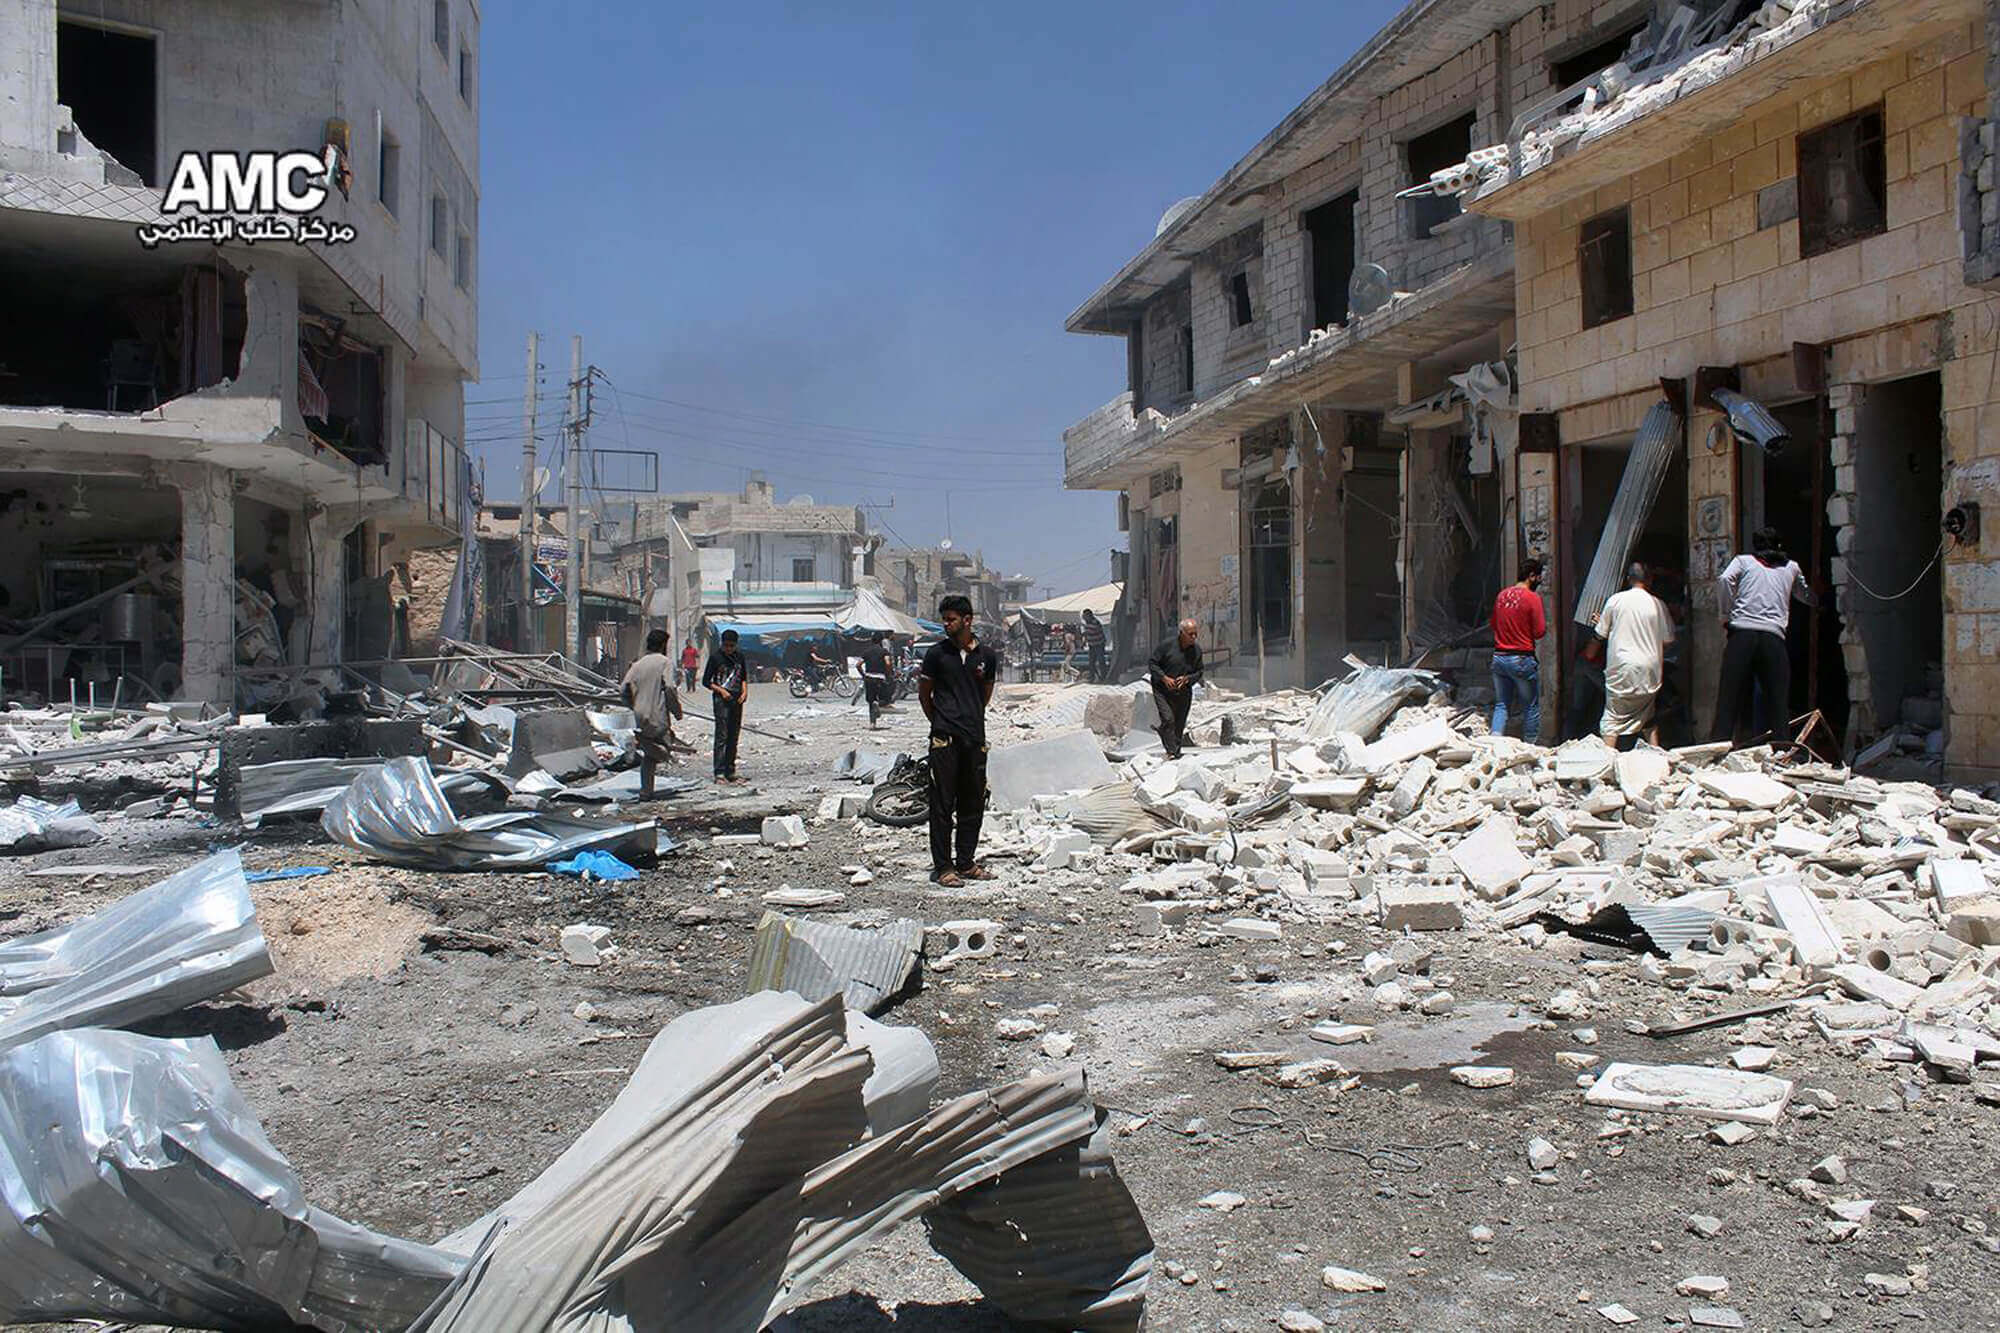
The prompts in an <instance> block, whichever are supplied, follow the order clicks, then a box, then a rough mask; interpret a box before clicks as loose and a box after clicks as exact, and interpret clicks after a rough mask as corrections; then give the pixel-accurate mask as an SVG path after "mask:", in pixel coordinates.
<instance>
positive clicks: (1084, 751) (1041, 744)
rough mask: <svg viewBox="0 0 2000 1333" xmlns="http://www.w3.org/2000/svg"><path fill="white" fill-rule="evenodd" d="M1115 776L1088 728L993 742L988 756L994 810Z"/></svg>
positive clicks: (1013, 807) (1024, 804) (988, 782)
mask: <svg viewBox="0 0 2000 1333" xmlns="http://www.w3.org/2000/svg"><path fill="white" fill-rule="evenodd" d="M1114 776H1115V774H1114V773H1113V770H1112V768H1111V765H1110V763H1109V762H1108V761H1106V759H1105V758H1104V751H1103V750H1102V749H1100V748H1099V747H1098V744H1097V741H1096V740H1095V738H1093V737H1092V735H1091V733H1090V732H1088V731H1072V732H1068V733H1065V734H1063V735H1059V736H1050V737H1048V738H1046V739H1043V740H1033V741H1024V742H1022V743H1021V744H1019V745H1002V746H996V747H995V748H994V749H993V750H992V752H991V753H990V754H988V755H987V757H986V786H987V790H988V792H989V793H990V797H989V805H990V808H991V809H994V810H1019V809H1023V808H1025V807H1027V806H1028V805H1029V804H1030V803H1031V802H1033V801H1034V799H1035V798H1036V797H1038V796H1049V795H1053V794H1055V793H1058V792H1066V791H1088V790H1090V789H1092V788H1095V787H1101V786H1103V785H1104V784H1105V783H1106V782H1109V781H1110V780H1111V779H1112V777H1114Z"/></svg>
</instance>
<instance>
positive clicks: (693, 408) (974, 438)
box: [632, 390, 1043, 448]
mask: <svg viewBox="0 0 2000 1333" xmlns="http://www.w3.org/2000/svg"><path fill="white" fill-rule="evenodd" d="M632 397H634V398H637V399H640V400H642V401H644V402H649V403H664V404H666V405H667V406H668V407H678V408H680V409H682V410H683V411H687V412H701V413H705V414H708V415H712V416H721V417H734V418H736V419H738V420H740V421H755V422H762V423H765V424H768V425H774V426H789V427H798V426H804V427H807V428H809V429H812V430H830V431H835V432H838V433H841V434H850V435H861V436H867V437H871V438H876V439H890V440H893V439H902V440H907V441H910V442H912V443H913V445H914V447H919V448H921V447H928V445H929V443H931V442H934V441H951V442H957V443H960V444H1016V445H1029V446H1030V447H1034V446H1036V445H1039V444H1041V443H1043V442H1042V441H1034V442H1032V443H1031V442H1029V441H1024V440H1019V439H1014V438H1011V437H1004V436H993V435H945V434H937V433H933V432H928V431H905V430H887V429H882V428H879V427H870V426H841V425H835V424H833V423H831V422H825V421H806V420H801V419H799V418H796V417H773V416H764V415H761V414H759V413H755V412H734V411H731V410H729V409H728V408H722V407H705V406H703V405H702V404H700V403H690V402H686V401H684V400H682V399H678V398H663V397H661V396H659V395H658V394H646V393H639V392H637V391H636V390H635V391H634V392H633V394H632Z"/></svg>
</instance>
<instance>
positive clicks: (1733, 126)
mask: <svg viewBox="0 0 2000 1333" xmlns="http://www.w3.org/2000/svg"><path fill="white" fill-rule="evenodd" d="M1700 8H1701V9H1702V11H1703V13H1702V18H1703V19H1704V21H1706V22H1707V23H1708V26H1707V27H1706V28H1704V27H1702V26H1700V25H1696V26H1695V28H1694V31H1693V33H1692V37H1691V39H1690V40H1685V41H1684V43H1683V46H1682V47H1681V48H1680V49H1675V50H1668V51H1665V52H1664V53H1662V52H1661V51H1660V48H1661V47H1662V46H1663V45H1668V44H1671V43H1673V42H1674V41H1675V39H1676V36H1677V34H1676V33H1675V32H1674V31H1673V30H1671V29H1668V28H1665V27H1663V26H1662V25H1661V23H1660V22H1659V21H1658V20H1656V21H1655V23H1654V25H1653V26H1652V27H1651V28H1650V29H1648V30H1645V31H1641V32H1638V33H1636V34H1634V36H1633V39H1632V41H1631V43H1630V45H1629V47H1627V48H1626V49H1625V50H1624V51H1623V53H1622V54H1623V63H1622V65H1621V66H1620V67H1619V69H1617V70H1615V71H1614V74H1616V75H1622V76H1623V77H1627V78H1629V79H1630V86H1629V87H1627V88H1625V89H1624V90H1622V92H1615V93H1614V95H1612V96H1610V97H1608V98H1601V99H1599V98H1593V99H1592V101H1593V102H1595V103H1596V105H1594V106H1590V105H1586V106H1576V105H1574V104H1571V105H1566V106H1544V107H1543V108H1541V109H1540V110H1539V112H1538V113H1537V114H1535V115H1533V116H1524V117H1523V120H1522V122H1521V123H1520V124H1517V125H1516V127H1515V131H1514V133H1515V142H1514V143H1512V144H1510V145H1509V150H1510V162H1509V163H1507V164H1503V165H1502V166H1501V167H1500V168H1499V169H1497V170H1491V171H1489V172H1487V173H1485V175H1486V179H1485V180H1484V181H1483V182H1482V183H1481V184H1480V185H1478V186H1477V187H1475V190H1476V193H1475V194H1474V196H1473V198H1472V199H1471V200H1470V202H1469V206H1470V207H1471V208H1472V209H1474V210H1475V211H1477V212H1479V213H1482V214H1484V215H1486V216H1489V217H1492V218H1496V219H1500V220H1504V221H1507V222H1511V223H1512V224H1513V226H1514V227H1515V229H1516V231H1515V237H1516V278H1517V280H1516V299H1517V312H1518V313H1517V328H1518V330H1519V338H1520V369H1521V375H1520V381H1521V408H1522V411H1523V414H1524V415H1523V417H1522V421H1521V453H1520V454H1519V456H1518V460H1517V462H1516V463H1515V465H1514V466H1513V468H1511V469H1509V472H1510V474H1511V477H1512V479H1513V480H1514V481H1515V483H1516V484H1517V486H1518V487H1519V494H1520V495H1521V497H1522V498H1521V502H1520V504H1521V508H1522V510H1523V511H1524V512H1525V511H1527V510H1528V509H1530V508H1531V507H1532V508H1533V510H1534V512H1536V513H1538V514H1545V515H1546V516H1547V521H1546V522H1545V523H1544V524H1542V525H1540V526H1539V527H1537V529H1536V530H1535V531H1534V532H1533V533H1529V532H1527V531H1525V530H1523V529H1513V528H1510V530H1509V532H1508V533H1507V537H1508V540H1509V541H1510V542H1513V543H1516V544H1518V545H1519V546H1520V548H1521V549H1523V550H1524V551H1525V550H1529V549H1532V550H1534V551H1536V552H1539V553H1542V554H1545V555H1546V556H1547V557H1548V558H1549V560H1550V564H1551V571H1552V575H1553V577H1552V580H1551V586H1549V587H1548V588H1546V589H1545V591H1548V592H1552V593H1553V596H1554V604H1553V607H1552V614H1551V616H1550V621H1551V627H1552V633H1551V635H1550V641H1549V643H1548V644H1547V646H1546V647H1545V648H1544V650H1543V658H1544V661H1543V669H1544V671H1545V672H1549V671H1555V672H1558V673H1560V672H1561V671H1563V670H1564V668H1565V667H1567V666H1568V665H1569V664H1570V663H1571V662H1572V654H1573V651H1574V649H1575V647H1576V646H1577V643H1578V642H1579V638H1580V636H1582V635H1584V634H1585V633H1586V632H1587V631H1586V630H1585V629H1583V628H1582V627H1581V626H1580V625H1579V624H1578V623H1577V622H1578V621H1579V620H1583V619H1585V618H1586V617H1587V616H1588V615H1589V614H1590V610H1591V607H1592V606H1593V605H1595V604H1596V603H1597V602H1601V600H1602V595H1603V593H1604V591H1606V590H1607V589H1605V588H1603V587H1593V586H1591V585H1592V584H1593V583H1595V582H1598V581H1597V580H1592V579H1591V577H1590V572H1591V570H1592V567H1593V564H1594V563H1596V564H1601V565H1605V566H1606V567H1607V568H1610V569H1613V570H1615V568H1616V567H1617V566H1618V565H1619V564H1620V563H1622V561H1623V560H1624V559H1625V558H1626V553H1627V552H1630V553H1632V554H1636V555H1637V556H1638V557H1639V558H1643V559H1645V560H1647V561H1649V562H1652V563H1654V564H1655V565H1657V566H1659V567H1662V568H1663V569H1665V570H1667V571H1669V573H1668V577H1667V578H1666V579H1664V580H1663V581H1662V583H1663V586H1657V587H1656V588H1655V591H1656V592H1658V593H1659V594H1660V595H1661V596H1663V597H1665V598H1667V599H1668V601H1669V603H1670V604H1671V605H1674V606H1675V609H1676V611H1677V614H1678V615H1679V617H1680V618H1681V619H1682V621H1683V623H1684V624H1685V626H1686V627H1687V628H1688V631H1689V632H1688V633H1687V634H1685V635H1684V636H1683V637H1684V640H1685V641H1686V642H1685V645H1684V649H1683V651H1682V652H1681V653H1680V655H1679V657H1680V660H1679V661H1678V662H1676V663H1673V664H1672V666H1673V669H1674V672H1675V674H1676V675H1677V677H1678V682H1677V684H1678V690H1679V693H1680V694H1681V696H1682V697H1683V698H1684V699H1685V700H1686V705H1687V706H1686V708H1685V709H1684V711H1683V714H1682V716H1683V720H1684V725H1685V726H1686V728H1687V730H1688V731H1689V732H1691V733H1693V734H1694V735H1695V736H1697V737H1705V736H1706V735H1707V732H1708V728H1709V726H1710V724H1711V720H1712V716H1713V710H1714V707H1715V700H1716V686H1717V678H1718V674H1719V671H1720V665H1721V659H1722V655H1723V645H1724V637H1725V636H1724V628H1723V616H1722V614H1721V608H1719V607H1718V605H1717V594H1718V585H1717V583H1716V579H1717V576H1718V575H1719V574H1720V573H1721V572H1722V569H1723V567H1724V566H1725V565H1726V564H1727V563H1728V561H1729V560H1730V558H1731V557H1732V556H1733V555H1735V554H1736V553H1737V552H1740V551H1744V550H1747V549H1749V542H1750V538H1751V535H1752V534H1753V533H1754V532H1756V531H1758V530H1760V529H1763V528H1765V527H1775V528H1776V529H1778V531H1779V532H1780V533H1781V534H1782V536H1783V538H1784V544H1785V546H1786V549H1787V550H1788V551H1789V552H1790V554H1791V555H1792V556H1793V557H1794V558H1795V559H1797V560H1798V561H1799V563H1800V564H1801V566H1803V567H1804V568H1805V570H1806V572H1807V574H1808V576H1809V578H1810V579H1811V581H1812V583H1813V584H1814V585H1815V587H1816V588H1817V589H1818V590H1819V591H1820V592H1821V594H1822V595H1821V596H1820V597H1819V598H1818V599H1817V600H1818V605H1816V606H1815V607H1814V608H1812V609H1811V610H1809V611H1806V610H1802V611H1800V612H1799V613H1798V614H1797V615H1795V617H1794V624H1793V628H1792V632H1791V635H1790V645H1789V646H1790V654H1791V657H1792V659H1793V661H1792V671H1791V685H1792V688H1791V693H1792V698H1791V700H1790V707H1789V710H1788V716H1789V717H1794V718H1797V717H1806V716H1808V715H1809V714H1811V713H1812V712H1814V711H1817V712H1818V714H1820V716H1821V717H1822V718H1823V719H1824V722H1825V727H1824V728H1823V729H1820V732H1819V735H1818V737H1817V739H1818V740H1819V741H1821V742H1822V743H1823V748H1824V749H1826V750H1829V751H1832V752H1835V753H1845V754H1854V753H1856V752H1857V750H1859V749H1861V748H1862V747H1866V746H1869V745H1870V744H1871V743H1873V742H1875V741H1877V740H1878V739H1881V738H1884V737H1887V736H1890V735H1891V733H1898V736H1899V737H1901V736H1907V737H1908V740H1907V742H1906V745H1907V748H1911V749H1922V748H1924V745H1925V742H1928V747H1929V749H1930V751H1931V753H1932V754H1933V755H1936V754H1938V753H1939V752H1940V751H1941V752H1942V757H1943V760H1944V762H1945V765H1946V767H1947V769H1948V771H1950V772H1951V773H1953V774H1954V775H1970V774H1974V773H1978V774H1982V775H1985V776H1991V775H1992V774H1993V773H1994V772H1996V771H2000V693H1996V688H2000V638H1996V636H1995V634H1994V633H1993V631H1992V625H1993V624H1994V623H2000V622H1996V618H1995V613H2000V559H1996V556H1995V554H1994V552H1995V550H1996V548H1995V547H1994V545H1993V544H1992V543H1990V542H1988V541H1986V540H1985V538H1984V537H1983V536H1982V534H1981V531H1980V527H1979V522H1978V511H1979V508H1980V505H1981V502H1982V501H1984V502H1985V503H1987V504H1988V505H1990V504H1991V503H1992V498H1993V493H1994V491H1995V490H1996V488H2000V471H1996V465H1995V462H1994V458H1993V455H1994V453H1995V451H1996V450H2000V435H1996V433H1995V431H1994V428H1993V413H1994V411H1995V404H1996V403H2000V386H1996V384H1995V382H1994V379H1993V365H1994V355H1995V349H1996V346H2000V339H1996V329H2000V306H1996V304H1995V302H1994V300H1993V298H1992V296H1991V295H1990V294H1989V292H1988V290H1987V289H1986V287H1984V286H1982V283H1983V282H1990V278H1989V277H1987V276H1986V275H1989V274H1990V273H1991V272H1992V271H1993V270H1992V268H1991V266H1990V263H1985V262H1984V261H1985V259H1986V256H1987V255H1988V254H1990V251H1991V248H1990V247H1987V246H1986V245H1985V241H1986V237H1987V236H1988V235H1989V234H1990V232H1988V231H1985V230H1982V219H1983V218H1987V217H1993V216H1996V215H2000V213H1996V207H2000V198H1996V197H1995V196H1994V195H1993V193H1992V190H1991V181H1992V168H1991V165H1990V163H1989V162H1988V160H1987V155H1988V154H1989V153H1990V152H1991V144H1992V142H1993V129H1992V125H1991V122H1990V121H1989V120H1987V119H1986V116H1987V112H1988V106H1989V103H1988V97H1989V92H1990V86H1991V80H1992V79H1993V78H1994V64H1993V53H1992V45H1991V38H1990V37H1989V34H1990V33H1992V32H1994V31H1995V29H1994V27H1993V25H1994V23H1995V22H1996V21H2000V8H1996V7H1994V6H1990V5H1988V6H1982V5H1980V4H1978V3H1973V2H1972V0H1960V2H1958V3H1947V2H1945V0H1917V2H1912V3H1899V4H1887V3H1876V2H1865V3H1855V2H1849V3H1840V4H1829V3H1817V2H1816V0H1800V3H1797V4H1792V5H1781V6H1769V5H1767V6H1763V7H1762V8H1761V9H1758V8H1757V7H1754V6H1752V7H1747V9H1744V7H1737V8H1739V9H1744V12H1743V13H1740V14H1739V13H1737V12H1733V11H1732V7H1731V6H1727V5H1723V6H1719V7H1718V6H1714V5H1708V6H1702V7H1700ZM1751 10H1755V12H1754V13H1752V12H1749V11H1751ZM1704 38H1706V41H1704V40H1703V39H1704ZM1611 54H1614V55H1617V54H1619V53H1617V52H1614V53H1611ZM1662 55H1664V57H1665V58H1662ZM1606 63H1607V64H1609V63H1610V61H1608V60H1607V61H1606ZM1635 68H1636V70H1637V73H1636V74H1625V73H1624V72H1625V71H1629V70H1632V69H1635ZM1982 265H1984V266H1982ZM1738 395H1740V396H1738ZM1662 403H1664V404H1666V408H1667V411H1668V412H1669V413H1670V414H1671V415H1670V416H1668V415H1663V416H1662V417H1661V418H1659V419H1661V420H1665V421H1668V422H1670V423H1671V425H1670V429H1669V430H1667V431H1666V432H1665V433H1664V434H1662V435H1654V434H1649V432H1647V431H1646V430H1645V429H1644V427H1643V423H1644V422H1645V421H1646V419H1647V415H1648V413H1649V412H1655V411H1658V410H1659V408H1658V405H1660V404H1662ZM1759 409H1762V411H1761V413H1760V411H1759ZM1760 421H1761V422H1764V423H1766V424H1764V425H1763V426H1762V427H1761V428H1760V425H1759V422H1760ZM1649 453H1652V454H1656V455H1658V457H1657V459H1652V458H1648V457H1646V455H1647V454H1649ZM1642 478H1643V480H1642ZM1531 487H1532V488H1534V490H1533V494H1534V497H1535V498H1534V504H1533V505H1532V506H1530V503H1529V496H1530V494H1531V489H1530V488H1531ZM1829 593H1830V594H1831V595H1830V596H1828V595H1825V594H1829ZM1800 619H1804V621H1805V624H1804V625H1803V626H1801V625H1800V624H1799V623H1798V622H1799V621H1800ZM1544 679H1545V680H1546V679H1548V677H1547V676H1546V675H1545V677H1544ZM1892 743H1893V742H1892Z"/></svg>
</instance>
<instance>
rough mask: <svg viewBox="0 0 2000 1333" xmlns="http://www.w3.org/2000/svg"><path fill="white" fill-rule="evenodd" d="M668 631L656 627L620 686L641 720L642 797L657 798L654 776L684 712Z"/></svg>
mask: <svg viewBox="0 0 2000 1333" xmlns="http://www.w3.org/2000/svg"><path fill="white" fill-rule="evenodd" d="M667 643H668V634H667V632H666V631H665V630H663V629H656V630H654V631H653V632H652V633H650V634H648V635H647V636H646V655H645V656H644V657H642V658H640V659H639V660H638V661H636V662H634V663H633V664H632V666H631V668H630V669H629V670H628V671H626V673H625V679H624V680H623V681H622V682H621V683H620V688H621V689H622V690H623V691H624V694H625V705H626V707H628V708H630V709H631V710H632V715H633V716H634V717H636V718H637V719H638V720H639V734H638V736H637V742H638V746H639V799H640V800H642V801H650V800H652V799H653V779H654V776H655V775H656V774H657V773H658V772H659V768H660V761H661V760H662V759H665V758H667V757H668V753H669V751H671V750H672V749H673V744H674V719H675V718H678V717H680V716H681V715H682V714H681V696H680V691H678V690H676V689H675V688H674V660H673V659H672V658H671V657H668V656H667Z"/></svg>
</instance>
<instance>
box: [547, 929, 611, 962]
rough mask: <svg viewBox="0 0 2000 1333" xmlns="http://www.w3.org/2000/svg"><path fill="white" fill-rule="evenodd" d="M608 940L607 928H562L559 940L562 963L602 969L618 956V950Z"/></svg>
mask: <svg viewBox="0 0 2000 1333" xmlns="http://www.w3.org/2000/svg"><path fill="white" fill-rule="evenodd" d="M610 939H611V927H609V926H592V925H587V924H579V925H574V926H564V927H563V928H562V937H561V940H560V943H561V945H562V956H563V961H564V962H566V963H574V964H575V965H576V966H578V967H602V966H604V964H605V962H606V961H608V960H609V959H612V958H615V957H617V955H618V948H617V946H616V945H613V944H610V943H609V941H610Z"/></svg>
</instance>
